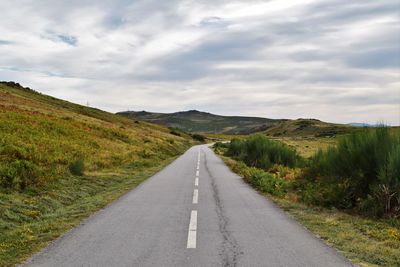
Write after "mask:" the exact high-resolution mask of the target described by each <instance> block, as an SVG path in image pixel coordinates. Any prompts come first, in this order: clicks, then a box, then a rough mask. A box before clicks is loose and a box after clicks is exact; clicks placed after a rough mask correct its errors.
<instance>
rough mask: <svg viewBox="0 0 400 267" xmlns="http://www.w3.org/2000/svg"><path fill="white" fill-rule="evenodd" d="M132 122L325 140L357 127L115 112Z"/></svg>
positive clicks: (311, 121)
mask: <svg viewBox="0 0 400 267" xmlns="http://www.w3.org/2000/svg"><path fill="white" fill-rule="evenodd" d="M118 114H120V115H123V116H125V117H128V118H131V119H133V120H136V119H139V120H144V121H148V122H152V123H157V124H160V125H165V126H169V127H175V128H180V129H183V130H185V131H188V132H202V133H206V134H225V135H229V134H242V135H243V134H251V133H256V132H264V133H265V134H266V135H268V136H274V137H293V136H296V137H326V136H336V135H340V134H344V133H349V132H351V131H353V130H355V129H357V127H353V126H351V125H344V124H333V123H327V122H323V121H319V120H316V119H297V120H287V119H279V120H275V119H268V118H259V117H240V116H220V115H214V114H211V113H206V112H200V111H197V110H190V111H183V112H176V113H152V112H146V111H140V112H135V111H126V112H120V113H118Z"/></svg>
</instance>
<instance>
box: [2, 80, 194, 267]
mask: <svg viewBox="0 0 400 267" xmlns="http://www.w3.org/2000/svg"><path fill="white" fill-rule="evenodd" d="M192 144H194V141H193V140H192V138H191V137H189V136H188V135H185V134H184V133H181V134H180V136H177V135H174V134H172V133H171V130H169V129H167V128H165V127H162V126H159V125H154V124H150V123H147V122H137V123H135V122H134V121H132V120H129V119H127V118H125V117H122V116H118V115H115V114H112V113H108V112H105V111H102V110H99V109H95V108H89V107H85V106H81V105H77V104H73V103H70V102H67V101H64V100H60V99H56V98H54V97H50V96H47V95H44V94H40V93H38V92H35V91H34V90H31V89H29V88H25V87H22V86H21V85H19V84H17V83H14V82H0V266H14V265H16V264H18V263H21V262H22V261H23V260H24V259H26V258H27V257H28V256H29V255H31V254H32V253H35V252H37V251H39V250H40V249H41V248H44V247H45V246H46V245H47V244H48V243H49V242H50V241H51V240H53V239H55V238H57V237H58V236H60V235H61V234H62V233H64V232H65V231H67V230H69V229H71V228H72V227H74V226H76V225H77V224H79V223H80V221H81V220H82V219H84V218H86V217H87V216H89V215H90V214H91V213H93V212H95V211H97V210H99V209H101V208H103V207H104V206H106V205H107V204H109V203H110V202H112V201H113V200H115V199H116V198H118V197H120V196H121V195H122V194H124V193H125V192H127V191H129V190H131V189H132V188H134V187H135V186H137V185H138V184H139V183H140V182H142V181H143V180H145V179H146V178H147V177H149V176H151V175H153V174H154V173H155V172H157V171H159V170H160V169H161V168H162V167H164V166H166V165H167V164H168V163H170V162H171V161H172V160H173V159H174V158H175V157H176V156H177V155H180V154H182V153H183V152H184V151H185V150H186V149H187V148H189V147H190V146H191V145H192Z"/></svg>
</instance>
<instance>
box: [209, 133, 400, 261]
mask: <svg viewBox="0 0 400 267" xmlns="http://www.w3.org/2000/svg"><path fill="white" fill-rule="evenodd" d="M214 149H215V151H216V152H217V153H219V154H220V155H224V156H223V159H224V160H225V161H226V162H227V164H228V165H229V166H230V167H231V169H232V170H233V171H235V172H236V173H238V174H239V175H241V176H242V177H243V178H244V180H245V181H246V182H248V183H249V184H251V185H252V186H253V187H255V188H256V189H257V190H259V191H260V192H261V193H264V194H266V195H268V196H269V197H270V198H272V199H273V200H274V201H275V202H276V203H277V204H278V205H279V206H281V207H282V208H284V209H285V210H287V211H288V212H290V213H291V214H292V215H293V216H294V217H295V218H296V219H298V220H299V221H300V222H302V223H303V224H304V225H305V226H306V227H307V228H308V229H310V230H311V231H313V232H314V233H316V234H317V235H318V236H320V237H321V238H323V239H324V240H326V241H327V243H329V244H331V245H332V246H334V247H336V248H337V249H338V250H340V251H341V252H342V253H343V254H344V255H345V256H347V257H348V258H350V259H351V260H352V261H353V262H354V263H357V264H360V265H363V266H399V265H400V253H398V251H399V249H400V220H399V216H400V133H399V132H398V131H396V130H393V129H390V128H388V127H385V126H381V127H377V128H370V129H362V130H359V131H355V132H353V133H351V134H348V135H345V136H341V137H339V138H337V141H336V145H334V146H331V147H327V148H326V147H324V148H323V149H319V150H318V151H315V154H314V155H313V156H311V157H309V158H304V157H302V156H300V155H299V153H298V152H297V151H296V150H295V148H294V146H289V145H287V144H285V143H283V142H279V141H277V140H270V139H269V138H267V137H266V136H263V135H253V136H249V137H248V138H245V139H240V140H238V139H233V140H231V142H230V143H216V144H215V145H214Z"/></svg>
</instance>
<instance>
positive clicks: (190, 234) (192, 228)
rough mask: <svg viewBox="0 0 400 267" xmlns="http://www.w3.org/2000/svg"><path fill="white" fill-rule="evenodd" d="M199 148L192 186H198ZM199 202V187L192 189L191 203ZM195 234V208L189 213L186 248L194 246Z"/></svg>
mask: <svg viewBox="0 0 400 267" xmlns="http://www.w3.org/2000/svg"><path fill="white" fill-rule="evenodd" d="M199 170H200V150H199V152H198V154H197V167H196V178H195V179H194V186H195V187H199V175H200V171H199ZM198 203H199V189H197V188H196V189H194V190H193V201H192V204H198ZM196 235H197V210H192V213H191V214H190V222H189V231H188V239H187V245H186V247H187V248H196Z"/></svg>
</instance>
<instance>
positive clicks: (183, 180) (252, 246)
mask: <svg viewBox="0 0 400 267" xmlns="http://www.w3.org/2000/svg"><path fill="white" fill-rule="evenodd" d="M197 166H198V168H197ZM26 266H57V267H61V266H68V267H70V266H96V267H97V266H174V267H179V266H286V267H287V266H324V267H329V266H351V264H350V263H349V262H348V261H347V260H346V259H344V258H343V257H342V256H340V255H339V254H338V253H337V252H336V251H335V250H333V249H332V248H330V247H328V246H326V245H325V244H324V243H323V242H322V241H321V240H319V239H317V238H315V237H314V236H313V235H312V234H310V233H309V232H308V231H307V230H305V229H304V228H303V227H302V226H301V225H299V224H298V223H296V222H295V221H294V220H293V219H291V218H290V217H288V216H287V215H286V214H285V213H284V212H283V211H281V210H280V209H279V208H277V207H276V206H275V205H274V204H272V203H271V202H270V201H268V200H267V199H265V198H264V197H263V196H261V195H260V194H258V193H257V192H256V191H254V190H253V189H252V188H251V187H249V186H248V185H247V184H245V183H244V182H243V181H242V180H241V178H240V177H239V176H237V175H236V174H234V173H232V172H231V171H230V170H229V169H228V167H226V165H225V164H224V163H223V162H222V161H221V159H219V158H218V157H217V156H216V155H215V154H214V153H213V152H212V151H211V150H210V149H209V148H208V147H207V146H206V145H202V146H195V147H192V148H191V149H189V150H188V151H187V152H186V153H185V154H184V155H182V156H181V157H179V158H178V159H177V160H176V161H174V162H173V163H172V164H170V165H169V166H167V167H166V168H165V169H164V170H162V171H161V172H159V173H158V174H156V175H154V176H153V177H151V178H149V179H148V180H147V181H145V182H144V183H142V184H141V185H140V186H138V187H137V188H135V189H134V190H132V191H130V192H129V193H127V194H126V195H125V196H123V197H122V198H120V199H119V200H118V201H116V202H114V203H113V204H112V205H110V206H108V207H107V208H106V209H104V210H101V211H100V212H98V213H96V214H95V215H93V216H91V217H90V218H89V219H87V220H86V221H84V223H83V224H82V225H80V226H79V227H77V228H75V229H73V230H72V231H70V232H68V233H67V234H66V235H64V236H63V237H62V238H59V239H58V240H56V241H55V242H53V243H52V244H51V245H50V246H49V247H48V248H47V249H45V250H44V251H42V252H41V253H39V254H37V255H35V256H34V257H33V258H31V259H30V260H29V261H28V262H27V263H26Z"/></svg>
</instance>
